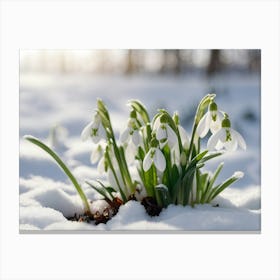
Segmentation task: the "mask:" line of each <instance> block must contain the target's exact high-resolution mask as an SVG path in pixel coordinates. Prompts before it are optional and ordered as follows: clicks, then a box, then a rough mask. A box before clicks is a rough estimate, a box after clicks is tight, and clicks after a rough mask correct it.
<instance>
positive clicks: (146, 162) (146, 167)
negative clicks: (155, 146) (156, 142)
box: [143, 149, 153, 171]
mask: <svg viewBox="0 0 280 280" xmlns="http://www.w3.org/2000/svg"><path fill="white" fill-rule="evenodd" d="M151 153H152V149H150V150H149V152H148V153H147V154H146V155H145V157H144V160H143V169H144V171H148V170H149V169H150V168H151V165H152V163H153V160H152V158H151Z"/></svg>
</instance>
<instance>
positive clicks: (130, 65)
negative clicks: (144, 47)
mask: <svg viewBox="0 0 280 280" xmlns="http://www.w3.org/2000/svg"><path fill="white" fill-rule="evenodd" d="M135 69H136V65H135V59H134V51H133V50H128V52H127V56H126V67H125V74H132V73H133V72H134V71H135Z"/></svg>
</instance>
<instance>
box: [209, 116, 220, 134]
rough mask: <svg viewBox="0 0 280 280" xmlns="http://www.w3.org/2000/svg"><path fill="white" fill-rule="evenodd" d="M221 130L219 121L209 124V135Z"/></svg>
mask: <svg viewBox="0 0 280 280" xmlns="http://www.w3.org/2000/svg"><path fill="white" fill-rule="evenodd" d="M220 129H221V121H220V120H218V118H217V119H216V121H213V120H211V122H210V130H211V133H212V134H214V133H216V132H217V131H219V130H220Z"/></svg>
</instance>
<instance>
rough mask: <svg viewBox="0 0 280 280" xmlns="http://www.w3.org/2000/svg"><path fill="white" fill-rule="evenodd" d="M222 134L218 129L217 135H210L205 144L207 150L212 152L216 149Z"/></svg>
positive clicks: (221, 130)
mask: <svg viewBox="0 0 280 280" xmlns="http://www.w3.org/2000/svg"><path fill="white" fill-rule="evenodd" d="M222 133H223V129H220V130H219V131H218V132H217V133H215V134H212V136H211V137H210V138H209V140H208V142H207V149H208V150H210V151H212V150H214V149H215V148H216V149H217V147H216V146H217V143H218V141H219V140H220V137H221V134H222Z"/></svg>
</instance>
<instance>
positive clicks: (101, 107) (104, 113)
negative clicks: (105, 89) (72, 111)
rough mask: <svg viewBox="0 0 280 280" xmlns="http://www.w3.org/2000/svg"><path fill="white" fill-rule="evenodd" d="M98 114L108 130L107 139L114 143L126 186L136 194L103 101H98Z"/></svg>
mask: <svg viewBox="0 0 280 280" xmlns="http://www.w3.org/2000/svg"><path fill="white" fill-rule="evenodd" d="M98 113H99V114H100V116H101V120H102V125H103V127H104V128H105V130H106V134H107V139H108V140H111V141H112V145H113V149H114V154H115V156H116V159H117V162H118V165H119V168H120V171H121V172H120V173H121V176H122V179H123V181H124V183H125V185H127V186H128V187H129V188H130V191H131V192H134V184H133V182H132V179H131V176H130V173H129V170H128V167H127V164H126V161H125V158H124V155H122V152H121V151H120V149H119V147H118V146H117V143H116V138H115V135H114V131H113V127H112V123H111V120H110V115H109V112H108V110H107V108H106V107H105V105H104V103H103V101H102V100H100V99H99V100H98Z"/></svg>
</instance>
